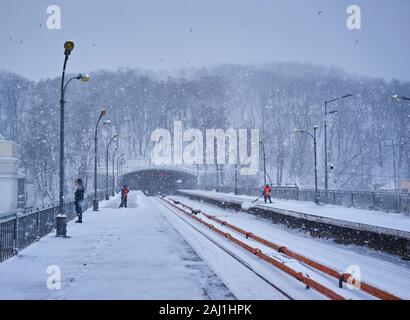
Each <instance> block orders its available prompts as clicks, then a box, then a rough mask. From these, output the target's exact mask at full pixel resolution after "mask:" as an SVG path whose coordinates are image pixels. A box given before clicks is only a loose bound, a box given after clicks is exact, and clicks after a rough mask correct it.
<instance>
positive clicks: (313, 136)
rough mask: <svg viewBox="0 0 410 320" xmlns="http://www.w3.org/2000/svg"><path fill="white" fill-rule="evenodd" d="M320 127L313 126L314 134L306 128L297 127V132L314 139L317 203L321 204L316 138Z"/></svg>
mask: <svg viewBox="0 0 410 320" xmlns="http://www.w3.org/2000/svg"><path fill="white" fill-rule="evenodd" d="M317 129H318V126H314V127H313V134H312V133H310V132H307V131H305V130H299V129H295V133H299V132H300V133H304V134H307V135H308V136H310V137H311V138H312V139H313V147H314V154H315V199H314V200H315V203H316V204H319V203H320V196H319V189H318V186H317V139H316V136H317V134H316V131H317Z"/></svg>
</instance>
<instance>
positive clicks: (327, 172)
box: [324, 94, 353, 200]
mask: <svg viewBox="0 0 410 320" xmlns="http://www.w3.org/2000/svg"><path fill="white" fill-rule="evenodd" d="M350 97H353V95H352V94H347V95H344V96H343V97H339V98H335V99H331V100H326V101H325V125H324V127H325V193H326V200H327V194H328V190H329V168H328V163H327V158H328V154H327V116H328V115H331V114H336V113H338V111H337V110H332V111H329V112H328V111H327V105H328V104H330V103H332V102H335V101H339V100H342V99H346V98H350Z"/></svg>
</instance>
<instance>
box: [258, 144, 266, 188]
mask: <svg viewBox="0 0 410 320" xmlns="http://www.w3.org/2000/svg"><path fill="white" fill-rule="evenodd" d="M259 144H260V145H261V146H262V152H263V186H266V153H265V145H264V144H263V141H259Z"/></svg>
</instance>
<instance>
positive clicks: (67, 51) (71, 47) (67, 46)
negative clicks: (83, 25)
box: [59, 41, 90, 214]
mask: <svg viewBox="0 0 410 320" xmlns="http://www.w3.org/2000/svg"><path fill="white" fill-rule="evenodd" d="M73 50H74V42H72V41H67V42H66V43H64V56H65V58H64V65H63V71H62V76H61V88H60V94H61V96H60V163H59V167H60V168H59V169H60V179H59V180H60V181H59V188H60V192H59V213H60V214H64V176H65V174H64V157H65V156H64V113H65V93H66V90H67V86H68V84H69V83H70V82H71V81H73V80H82V81H83V82H87V81H89V80H90V77H89V76H88V75H83V74H78V75H77V76H76V77H73V78H71V79H70V80H68V81H67V83H65V71H66V67H67V62H68V58H69V56H70V54H71V52H72V51H73Z"/></svg>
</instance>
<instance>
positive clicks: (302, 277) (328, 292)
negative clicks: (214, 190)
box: [161, 197, 345, 300]
mask: <svg viewBox="0 0 410 320" xmlns="http://www.w3.org/2000/svg"><path fill="white" fill-rule="evenodd" d="M161 198H162V199H163V200H165V201H166V202H167V203H168V204H170V205H172V206H173V207H174V208H176V209H178V210H180V211H181V212H183V213H185V214H186V215H187V216H189V217H191V218H193V219H195V220H196V221H198V222H199V223H201V224H203V225H204V226H206V227H208V228H209V229H210V230H212V231H214V232H216V233H218V234H219V235H221V236H222V237H224V238H226V239H228V240H229V241H232V242H233V243H235V244H237V245H239V246H240V247H242V248H243V249H245V250H247V251H249V252H251V253H252V254H254V255H255V256H257V257H259V258H260V259H262V260H264V261H266V262H268V263H269V264H271V265H273V266H274V267H276V268H278V269H280V270H281V271H283V272H285V273H286V274H288V275H290V276H291V277H293V278H295V279H297V280H298V281H300V282H302V283H303V284H305V285H306V287H307V288H312V289H314V290H316V291H317V292H319V293H321V294H323V295H324V296H326V297H328V298H329V299H332V300H345V298H344V297H343V296H341V295H339V294H337V293H336V292H334V291H333V290H331V289H329V288H327V287H325V286H324V285H322V284H320V283H319V282H317V281H315V280H312V279H310V278H308V277H306V276H305V275H304V274H303V273H302V272H298V271H295V270H293V269H292V268H290V267H288V266H286V265H284V264H282V263H280V262H279V261H277V260H275V259H273V258H271V257H269V256H268V255H266V254H265V253H263V252H262V251H261V250H260V249H258V248H254V247H251V246H250V245H248V244H246V243H244V242H242V241H241V240H239V239H237V238H235V237H233V236H232V235H231V234H229V233H226V232H224V231H222V230H220V229H218V228H216V227H215V226H214V225H212V224H209V223H207V222H206V221H204V220H202V219H201V218H199V217H197V216H196V215H192V214H191V212H189V213H188V212H187V211H185V210H183V209H182V208H180V207H178V206H177V204H180V202H179V201H176V203H175V202H174V201H173V200H171V199H167V198H164V197H161ZM183 206H185V205H183ZM185 207H186V208H188V206H185Z"/></svg>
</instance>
